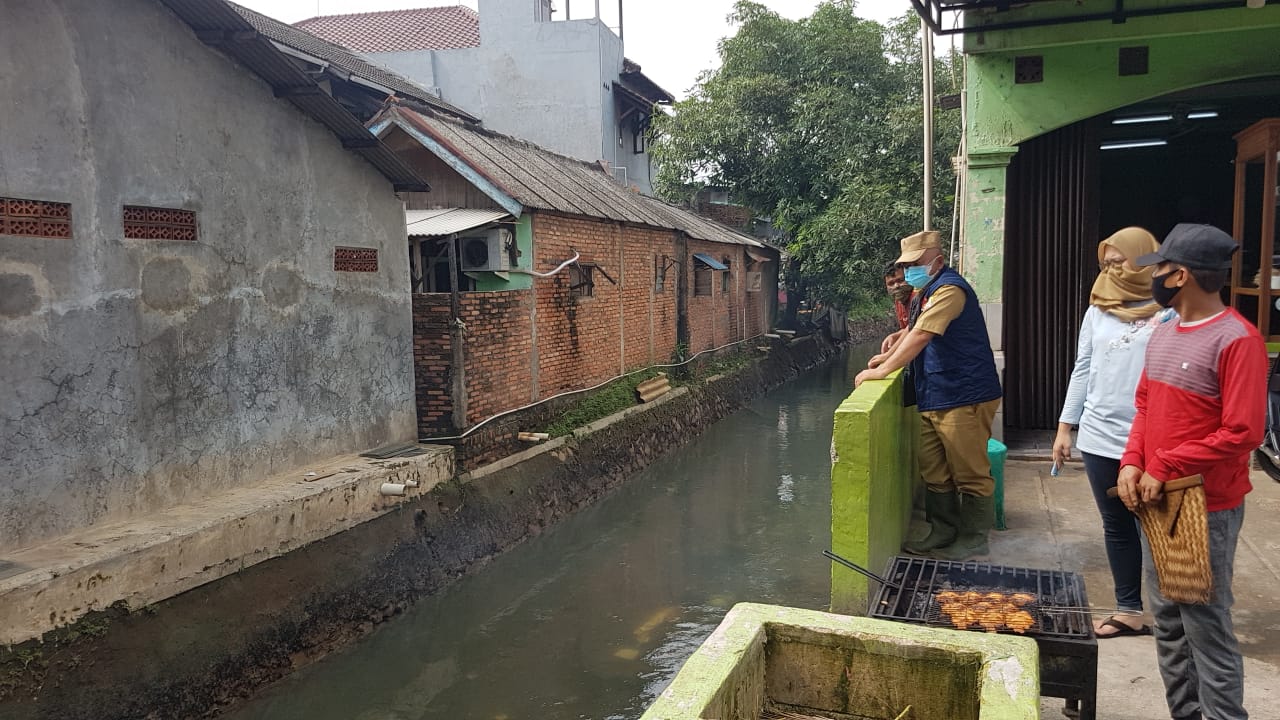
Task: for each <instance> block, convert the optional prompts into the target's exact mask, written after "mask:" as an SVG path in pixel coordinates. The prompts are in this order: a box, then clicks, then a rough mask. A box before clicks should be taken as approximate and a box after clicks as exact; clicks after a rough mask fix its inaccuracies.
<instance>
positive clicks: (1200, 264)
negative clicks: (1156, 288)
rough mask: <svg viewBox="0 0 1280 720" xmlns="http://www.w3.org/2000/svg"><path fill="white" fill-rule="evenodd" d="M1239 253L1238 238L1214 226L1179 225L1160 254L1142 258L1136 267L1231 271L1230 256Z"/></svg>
mask: <svg viewBox="0 0 1280 720" xmlns="http://www.w3.org/2000/svg"><path fill="white" fill-rule="evenodd" d="M1239 249H1240V246H1239V245H1237V244H1236V241H1235V238H1233V237H1231V236H1230V235H1228V234H1226V233H1224V232H1222V231H1221V230H1219V229H1218V228H1216V227H1214V226H1212V225H1196V224H1194V223H1178V224H1177V225H1175V226H1174V227H1173V229H1172V230H1170V231H1169V235H1168V236H1167V237H1165V239H1164V242H1163V243H1161V244H1160V249H1159V250H1157V251H1155V252H1153V253H1149V254H1147V255H1143V256H1142V257H1140V258H1138V259H1137V260H1135V261H1134V263H1135V264H1136V265H1137V266H1138V267H1146V266H1147V265H1158V264H1160V263H1162V262H1171V263H1177V264H1178V265H1183V266H1186V267H1189V268H1193V269H1195V270H1228V269H1230V268H1231V256H1232V255H1234V254H1235V252H1236V250H1239Z"/></svg>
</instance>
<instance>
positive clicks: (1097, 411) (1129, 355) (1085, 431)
mask: <svg viewBox="0 0 1280 720" xmlns="http://www.w3.org/2000/svg"><path fill="white" fill-rule="evenodd" d="M1176 317H1177V314H1176V313H1174V312H1173V310H1162V311H1161V312H1158V313H1156V314H1155V315H1154V316H1152V317H1150V318H1147V319H1145V320H1137V321H1134V322H1125V321H1123V320H1120V319H1118V318H1116V317H1115V316H1114V315H1111V314H1108V313H1105V312H1103V311H1102V310H1099V309H1098V308H1097V307H1095V306H1093V305H1090V306H1089V310H1088V311H1087V312H1085V314H1084V320H1083V321H1082V322H1081V323H1080V342H1079V345H1078V346H1077V348H1076V365H1075V369H1074V370H1072V371H1071V382H1070V384H1069V385H1068V386H1067V398H1066V400H1065V401H1064V402H1063V405H1062V416H1061V417H1060V418H1059V419H1058V421H1059V422H1063V423H1067V424H1069V425H1079V426H1080V432H1079V434H1078V435H1077V436H1076V448H1077V449H1078V450H1080V451H1081V452H1087V453H1089V454H1091V455H1100V456H1102V457H1107V458H1112V459H1115V460H1118V459H1120V456H1121V455H1123V454H1124V446H1125V442H1126V441H1127V440H1128V439H1129V428H1130V426H1131V425H1133V416H1134V414H1135V413H1136V410H1135V409H1134V407H1133V396H1134V392H1135V391H1136V390H1137V389H1138V380H1139V379H1141V377H1142V368H1143V365H1144V364H1145V361H1146V355H1147V341H1148V340H1150V339H1151V332H1152V331H1153V330H1155V328H1156V326H1157V325H1159V324H1161V323H1164V322H1168V321H1170V320H1172V319H1174V318H1176Z"/></svg>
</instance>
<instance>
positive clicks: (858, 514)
mask: <svg viewBox="0 0 1280 720" xmlns="http://www.w3.org/2000/svg"><path fill="white" fill-rule="evenodd" d="M919 437H920V418H919V416H918V415H917V414H916V411H915V409H914V408H903V407H902V374H901V373H900V372H899V373H895V374H894V375H893V376H892V377H890V378H889V379H887V380H877V381H870V382H866V383H863V384H862V386H861V387H859V388H858V389H857V390H854V391H853V394H852V395H850V396H849V397H848V398H846V399H845V401H844V402H843V403H842V404H841V405H840V407H839V409H837V410H836V417H835V430H834V432H833V437H832V446H831V451H832V466H831V548H832V551H833V552H835V553H836V554H837V555H840V556H842V557H844V558H846V559H848V560H850V561H851V562H854V563H857V564H858V565H862V566H863V567H866V568H868V569H870V570H872V571H873V572H880V571H881V570H883V569H884V567H885V564H886V563H887V562H888V560H889V558H890V557H892V556H894V555H897V554H898V552H899V548H900V547H901V546H902V542H903V540H905V539H906V537H907V528H908V525H909V524H910V522H911V499H912V495H913V493H914V491H915V489H916V487H917V486H918V485H919V483H920V473H919V470H918V468H917V465H916V446H917V443H918V441H919ZM870 583H871V581H869V580H867V579H866V578H864V577H863V576H862V575H859V574H857V573H855V572H853V571H852V570H849V569H847V568H845V567H843V566H840V565H837V564H835V563H832V566H831V610H832V612H839V613H848V614H858V615H861V614H864V613H865V612H866V610H867V602H868V600H869V598H870V592H871V590H872V588H871V587H870ZM876 589H878V588H876Z"/></svg>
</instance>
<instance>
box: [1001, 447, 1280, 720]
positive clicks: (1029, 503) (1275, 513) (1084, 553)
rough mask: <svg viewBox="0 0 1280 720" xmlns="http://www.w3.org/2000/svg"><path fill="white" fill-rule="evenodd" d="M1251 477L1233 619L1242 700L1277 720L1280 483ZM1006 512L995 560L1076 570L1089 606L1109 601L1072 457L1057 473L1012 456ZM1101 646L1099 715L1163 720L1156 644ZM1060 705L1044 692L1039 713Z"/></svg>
mask: <svg viewBox="0 0 1280 720" xmlns="http://www.w3.org/2000/svg"><path fill="white" fill-rule="evenodd" d="M1253 484H1254V491H1253V492H1252V493H1251V494H1250V495H1249V498H1248V500H1247V505H1246V510H1245V524H1244V531H1243V533H1242V535H1241V542H1240V546H1239V549H1238V551H1237V554H1236V576H1235V594H1236V606H1235V612H1234V617H1235V623H1236V634H1237V637H1239V639H1240V641H1241V645H1242V649H1243V650H1244V654H1245V682H1246V690H1245V692H1246V695H1245V703H1246V706H1247V707H1248V709H1249V711H1250V714H1251V717H1252V718H1253V719H1254V720H1280V602H1277V596H1280V483H1276V482H1275V481H1273V480H1271V479H1269V478H1268V477H1266V476H1265V475H1263V474H1262V473H1260V472H1255V473H1254V477H1253ZM1005 514H1006V521H1007V523H1008V526H1009V529H1008V530H1006V531H1003V532H993V533H992V535H993V541H992V547H991V551H992V556H991V559H992V562H996V563H1000V564H1008V565H1019V566H1027V567H1041V568H1049V567H1059V568H1062V569H1064V570H1073V571H1077V572H1083V573H1084V575H1085V583H1086V585H1087V588H1088V591H1089V600H1090V602H1091V604H1092V605H1093V606H1094V607H1108V606H1112V605H1114V602H1115V598H1114V596H1113V595H1112V586H1111V574H1110V572H1109V571H1108V569H1107V560H1106V554H1105V552H1104V550H1103V542H1102V523H1101V520H1100V519H1099V518H1098V511H1097V508H1096V507H1095V506H1094V503H1093V495H1092V494H1091V493H1090V491H1089V486H1088V480H1087V479H1086V478H1085V475H1084V470H1083V468H1082V467H1081V466H1080V465H1079V464H1078V463H1071V464H1068V466H1067V467H1066V468H1065V469H1064V470H1063V472H1062V474H1061V475H1059V476H1058V477H1056V478H1055V477H1050V475H1049V463H1048V461H1047V460H1046V461H1010V462H1009V463H1008V464H1007V465H1006V467H1005ZM1148 622H1150V619H1149V618H1148ZM1098 647H1099V650H1098V654H1099V659H1098V706H1099V714H1098V718H1099V720H1152V719H1155V718H1167V717H1168V713H1167V711H1166V705H1165V702H1164V687H1163V685H1162V684H1161V681H1160V673H1159V670H1158V669H1157V667H1156V659H1155V641H1154V640H1153V639H1152V638H1150V637H1129V638H1112V639H1107V640H1099V641H1098ZM1061 709H1062V701H1061V700H1057V699H1053V698H1048V699H1045V700H1044V703H1043V705H1042V711H1041V712H1042V716H1043V717H1044V718H1046V720H1051V719H1052V718H1060V717H1062V715H1061V712H1060V711H1061Z"/></svg>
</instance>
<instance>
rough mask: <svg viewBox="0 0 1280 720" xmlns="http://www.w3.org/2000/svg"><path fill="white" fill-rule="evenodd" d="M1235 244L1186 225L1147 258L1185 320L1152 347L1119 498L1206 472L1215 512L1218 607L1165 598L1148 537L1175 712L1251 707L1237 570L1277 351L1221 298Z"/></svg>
mask: <svg viewBox="0 0 1280 720" xmlns="http://www.w3.org/2000/svg"><path fill="white" fill-rule="evenodd" d="M1236 249H1237V245H1236V242H1235V240H1234V239H1232V238H1231V236H1230V235H1227V234H1226V233H1224V232H1223V231H1221V230H1219V229H1217V228H1215V227H1213V226H1211V225H1192V224H1187V223H1184V224H1181V225H1178V226H1177V227H1175V228H1174V229H1173V230H1172V231H1171V232H1170V233H1169V236H1168V237H1167V238H1165V241H1164V244H1163V245H1162V246H1161V248H1160V250H1159V251H1157V252H1155V253H1152V254H1151V255H1146V256H1143V257H1141V258H1138V261H1137V264H1138V265H1139V266H1145V265H1155V266H1156V270H1155V274H1154V276H1153V277H1152V294H1153V296H1154V298H1155V300H1156V302H1158V303H1160V304H1161V305H1163V306H1165V307H1172V308H1173V309H1174V310H1176V311H1177V313H1178V318H1179V319H1178V321H1177V322H1169V323H1165V324H1163V325H1161V326H1160V327H1158V328H1157V329H1156V330H1155V332H1154V333H1153V334H1152V336H1151V341H1150V343H1149V344H1148V345H1147V355H1146V367H1145V369H1144V372H1143V374H1142V379H1141V380H1140V381H1139V383H1138V390H1137V395H1136V397H1135V398H1134V404H1135V407H1136V408H1137V416H1136V417H1135V418H1134V421H1133V429H1132V430H1131V431H1130V434H1129V442H1128V444H1127V446H1126V447H1125V452H1124V456H1123V457H1122V458H1121V459H1120V465H1121V470H1120V477H1119V481H1118V483H1117V485H1118V490H1119V493H1120V497H1121V499H1122V500H1124V503H1125V505H1127V506H1128V507H1129V508H1130V509H1131V510H1132V509H1134V508H1136V507H1137V506H1138V504H1139V503H1145V502H1153V501H1155V500H1157V499H1158V498H1159V497H1160V494H1161V488H1162V485H1163V483H1165V482H1168V481H1169V480H1174V479H1176V478H1181V477H1187V476H1189V475H1203V476H1204V491H1205V497H1206V500H1207V502H1208V510H1209V564H1210V567H1211V568H1212V569H1213V601H1212V602H1211V603H1209V604H1208V605H1189V604H1182V603H1175V602H1172V601H1170V600H1168V599H1166V598H1164V597H1163V596H1162V595H1161V594H1160V590H1159V583H1158V581H1157V579H1156V577H1155V569H1154V568H1155V563H1153V562H1152V561H1151V558H1150V547H1149V545H1148V544H1147V543H1146V542H1144V543H1143V545H1144V551H1145V555H1146V557H1145V558H1144V565H1145V566H1146V567H1147V568H1148V580H1147V587H1148V590H1149V592H1150V594H1151V606H1152V614H1153V615H1154V616H1155V621H1156V627H1155V636H1156V655H1157V658H1158V659H1159V662H1160V674H1161V676H1162V677H1163V678H1164V685H1165V697H1166V700H1167V701H1168V703H1169V712H1170V715H1171V717H1172V718H1174V720H1191V719H1194V720H1201V719H1202V718H1203V719H1205V720H1246V719H1247V718H1248V717H1249V714H1248V713H1247V712H1246V711H1245V709H1244V663H1243V660H1242V658H1241V656H1240V648H1239V645H1238V643H1237V642H1236V637H1235V631H1234V628H1233V626H1232V623H1231V605H1232V603H1233V601H1234V598H1233V596H1232V592H1231V576H1232V572H1233V569H1234V567H1233V566H1234V562H1235V553H1236V540H1237V538H1238V537H1239V535H1240V527H1241V525H1242V523H1243V522H1244V496H1245V495H1246V494H1247V493H1248V492H1249V491H1250V490H1252V489H1253V486H1252V485H1251V484H1250V483H1249V456H1250V453H1251V452H1252V451H1253V450H1254V448H1257V447H1258V445H1260V444H1261V443H1262V436H1263V432H1264V426H1265V424H1266V396H1267V351H1266V345H1265V344H1264V343H1263V340H1262V336H1261V335H1260V334H1259V333H1258V330H1257V328H1255V327H1254V326H1253V325H1252V324H1251V323H1250V322H1249V321H1247V320H1245V319H1244V318H1243V317H1241V315H1240V314H1239V313H1237V312H1236V311H1235V310H1234V309H1232V308H1227V307H1226V306H1224V305H1223V303H1222V296H1221V290H1222V287H1223V286H1224V284H1225V283H1226V281H1227V279H1228V275H1229V274H1230V271H1231V256H1232V255H1233V254H1234V253H1235V251H1236ZM1264 274H1265V273H1264Z"/></svg>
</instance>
